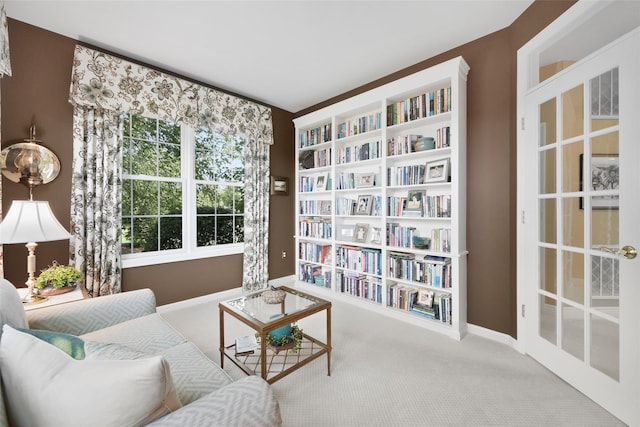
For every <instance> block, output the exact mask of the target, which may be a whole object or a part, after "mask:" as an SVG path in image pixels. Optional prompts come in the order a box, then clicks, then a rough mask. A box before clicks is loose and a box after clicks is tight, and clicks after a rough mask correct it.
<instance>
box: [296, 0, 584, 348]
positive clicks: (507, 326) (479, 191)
mask: <svg viewBox="0 0 640 427" xmlns="http://www.w3.org/2000/svg"><path fill="white" fill-rule="evenodd" d="M573 3H575V1H574V0H567V1H544V0H542V1H541V0H538V1H536V2H534V3H533V4H532V5H531V6H530V7H529V8H528V9H527V10H526V11H525V12H524V13H523V14H522V15H521V16H520V17H519V18H518V19H517V20H516V21H515V22H514V23H513V24H512V25H511V26H510V27H508V28H505V29H503V30H501V31H498V32H495V33H493V34H490V35H488V36H486V37H483V38H480V39H477V40H474V41H472V42H470V43H467V44H465V45H462V46H459V47H457V48H455V49H452V50H450V51H448V52H445V53H442V54H440V55H438V56H435V57H433V58H430V59H427V60H425V61H422V62H420V63H418V64H415V65H413V66H411V67H408V68H405V69H403V70H400V71H398V72H396V73H394V74H391V75H389V76H386V77H384V78H381V79H379V80H376V81H374V82H371V83H369V84H367V85H364V86H361V87H359V88H356V89H353V90H351V91H349V92H347V93H345V94H342V95H339V96H336V97H334V98H331V99H329V100H327V101H324V102H322V103H320V104H318V105H314V106H312V107H309V108H307V109H305V110H303V111H300V112H298V113H296V117H299V116H302V115H304V114H307V113H310V112H312V111H315V110H318V109H320V108H322V107H325V106H327V105H330V104H333V103H335V102H337V101H340V100H343V99H345V98H348V97H351V96H354V95H357V94H359V93H362V92H365V91H367V90H370V89H372V88H375V87H378V86H381V85H383V84H385V83H388V82H390V81H393V80H396V79H398V78H400V77H404V76H407V75H409V74H411V73H415V72H417V71H420V70H423V69H425V68H428V67H431V66H433V65H436V64H438V63H440V62H443V61H446V60H448V59H451V58H455V57H457V56H462V57H463V58H464V59H465V61H467V63H468V64H469V66H470V67H471V70H470V71H469V77H468V81H467V150H468V151H467V156H468V157H467V246H468V250H469V258H468V280H467V293H468V297H467V320H468V322H469V323H471V324H474V325H478V326H482V327H485V328H488V329H492V330H494V331H498V332H503V333H506V334H509V335H511V336H513V337H516V334H517V307H516V222H515V221H516V218H517V215H516V185H517V181H516V178H517V171H516V154H517V153H516V131H517V129H516V73H517V50H518V49H519V48H520V47H521V46H522V45H524V44H525V43H526V42H527V41H529V40H530V39H531V38H532V37H533V36H535V35H536V34H537V33H539V32H540V31H541V30H542V29H543V28H544V27H546V26H547V25H548V24H549V23H551V22H552V21H553V20H554V19H555V18H557V17H558V16H559V15H561V14H562V13H563V12H564V11H565V10H566V9H568V8H569V7H570V6H571V5H572V4H573Z"/></svg>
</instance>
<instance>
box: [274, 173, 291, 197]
mask: <svg viewBox="0 0 640 427" xmlns="http://www.w3.org/2000/svg"><path fill="white" fill-rule="evenodd" d="M270 188H271V191H270V193H271V195H272V196H288V195H289V178H286V177H283V176H271V185H270Z"/></svg>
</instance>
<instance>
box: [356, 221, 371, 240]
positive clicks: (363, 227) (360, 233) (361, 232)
mask: <svg viewBox="0 0 640 427" xmlns="http://www.w3.org/2000/svg"><path fill="white" fill-rule="evenodd" d="M368 232H369V224H356V229H355V233H354V234H353V241H354V242H358V243H365V242H366V241H367V233H368Z"/></svg>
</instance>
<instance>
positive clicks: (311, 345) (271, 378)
mask: <svg viewBox="0 0 640 427" xmlns="http://www.w3.org/2000/svg"><path fill="white" fill-rule="evenodd" d="M328 352H329V348H328V346H327V345H326V344H324V343H323V342H320V341H318V340H317V339H315V338H313V337H311V336H309V335H306V334H303V339H302V342H301V346H300V349H299V350H298V351H297V352H294V351H293V348H291V346H284V347H283V348H278V347H271V346H267V349H266V358H265V359H266V365H267V377H266V378H265V380H267V382H268V383H269V384H272V383H274V382H275V381H277V380H279V379H280V378H282V377H284V376H285V375H288V374H290V373H291V372H293V371H295V370H296V369H298V368H301V367H303V366H304V365H306V364H308V363H309V362H312V361H313V360H315V359H317V358H319V357H320V356H322V355H323V354H327V353H328ZM224 355H225V356H226V357H227V358H228V359H229V360H231V361H232V362H233V363H234V364H235V365H236V366H237V367H238V368H240V369H242V371H243V372H244V373H246V374H247V375H258V376H260V375H262V364H261V357H260V342H258V348H257V349H256V350H255V351H254V353H253V354H245V355H238V356H236V354H235V344H232V345H230V346H228V347H226V348H225V350H224Z"/></svg>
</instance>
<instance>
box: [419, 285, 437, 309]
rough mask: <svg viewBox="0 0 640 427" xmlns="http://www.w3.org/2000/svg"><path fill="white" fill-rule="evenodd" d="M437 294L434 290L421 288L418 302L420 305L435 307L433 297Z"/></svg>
mask: <svg viewBox="0 0 640 427" xmlns="http://www.w3.org/2000/svg"><path fill="white" fill-rule="evenodd" d="M435 294H436V293H435V292H434V291H430V290H428V289H420V290H419V291H418V300H417V301H416V302H417V303H418V304H420V305H423V306H425V307H429V308H431V307H433V298H434V297H435Z"/></svg>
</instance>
